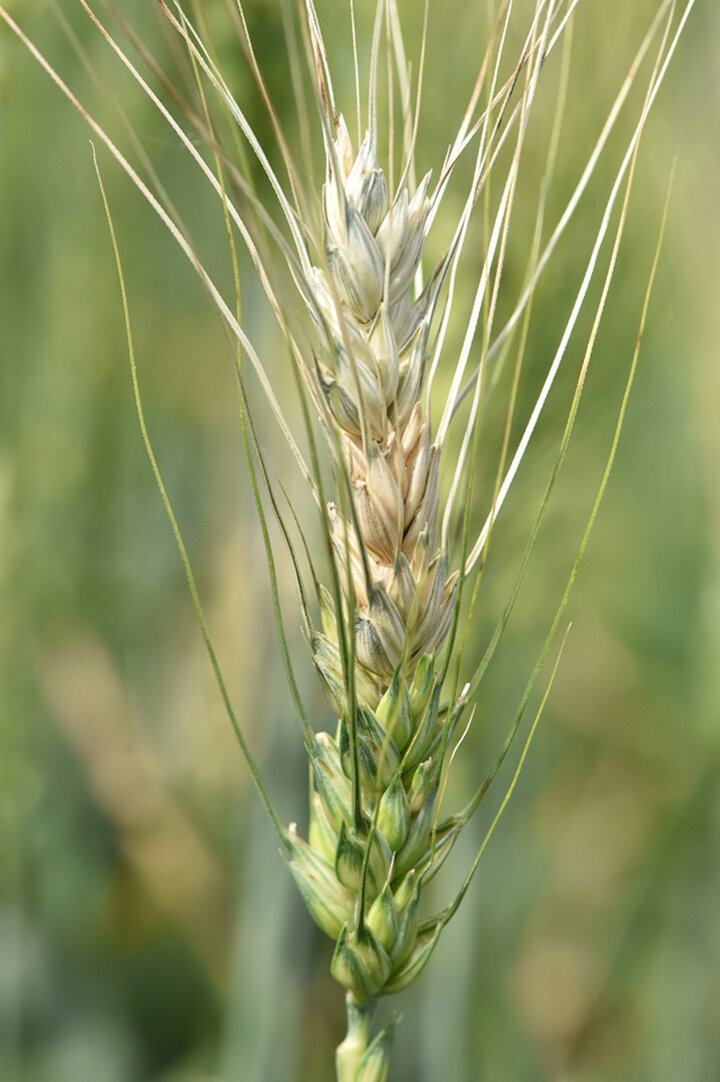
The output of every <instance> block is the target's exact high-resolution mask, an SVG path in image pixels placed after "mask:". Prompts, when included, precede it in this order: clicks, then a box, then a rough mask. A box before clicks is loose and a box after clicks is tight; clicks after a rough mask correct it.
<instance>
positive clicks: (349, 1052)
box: [335, 992, 377, 1082]
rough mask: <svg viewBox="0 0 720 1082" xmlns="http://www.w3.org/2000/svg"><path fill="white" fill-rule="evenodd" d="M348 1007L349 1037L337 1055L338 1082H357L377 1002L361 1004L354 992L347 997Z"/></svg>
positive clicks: (371, 1001) (339, 1047) (339, 1046)
mask: <svg viewBox="0 0 720 1082" xmlns="http://www.w3.org/2000/svg"><path fill="white" fill-rule="evenodd" d="M345 1004H346V1007H347V1023H348V1030H347V1036H346V1037H345V1040H344V1041H343V1042H342V1044H340V1045H338V1048H337V1052H336V1053H335V1068H336V1070H337V1082H355V1080H356V1076H357V1070H358V1066H359V1064H360V1060H361V1059H362V1057H363V1055H364V1054H365V1052H366V1051H367V1047H368V1040H369V1037H370V1025H371V1023H372V1019H373V1015H374V1013H375V1007H376V1006H377V1000H374V999H371V1000H369V1001H368V1002H367V1003H359V1002H358V1001H357V1000H356V999H355V997H354V995H353V994H352V992H348V993H347V995H346V996H345Z"/></svg>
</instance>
